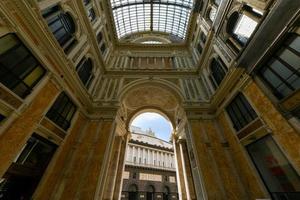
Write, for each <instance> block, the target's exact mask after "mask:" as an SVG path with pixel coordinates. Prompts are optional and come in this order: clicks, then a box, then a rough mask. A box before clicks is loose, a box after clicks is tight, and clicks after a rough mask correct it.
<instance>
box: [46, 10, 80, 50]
mask: <svg viewBox="0 0 300 200" xmlns="http://www.w3.org/2000/svg"><path fill="white" fill-rule="evenodd" d="M43 17H44V18H45V20H46V21H47V23H48V27H49V29H50V30H51V32H52V33H53V35H54V37H55V38H56V40H57V41H58V43H59V44H60V46H61V47H62V48H63V49H64V51H65V52H66V53H67V52H69V51H70V49H71V48H72V47H73V46H74V45H75V43H76V39H75V36H74V34H75V28H76V26H75V22H74V20H73V18H72V17H71V15H70V14H69V13H65V12H63V11H62V10H61V8H60V7H59V6H54V7H51V8H47V9H45V10H44V11H43Z"/></svg>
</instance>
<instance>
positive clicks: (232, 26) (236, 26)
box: [226, 6, 262, 46]
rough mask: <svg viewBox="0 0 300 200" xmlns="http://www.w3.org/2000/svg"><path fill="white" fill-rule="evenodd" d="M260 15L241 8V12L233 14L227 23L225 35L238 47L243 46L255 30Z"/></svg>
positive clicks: (244, 7) (245, 7) (246, 8)
mask: <svg viewBox="0 0 300 200" xmlns="http://www.w3.org/2000/svg"><path fill="white" fill-rule="evenodd" d="M261 15H262V13H261V12H259V11H257V10H255V9H253V8H251V7H249V6H243V8H242V9H241V11H236V12H233V13H232V14H231V15H230V16H229V18H228V22H227V27H226V31H227V33H228V34H229V35H230V36H231V37H232V38H233V39H234V40H235V41H236V42H237V43H238V44H239V45H240V46H245V45H246V44H247V42H248V40H249V38H250V37H251V35H252V34H253V32H254V31H255V29H256V26H257V25H258V22H259V19H260V18H261Z"/></svg>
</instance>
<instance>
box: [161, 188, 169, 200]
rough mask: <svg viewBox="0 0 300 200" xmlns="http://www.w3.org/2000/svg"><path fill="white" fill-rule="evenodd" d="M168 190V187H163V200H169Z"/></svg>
mask: <svg viewBox="0 0 300 200" xmlns="http://www.w3.org/2000/svg"><path fill="white" fill-rule="evenodd" d="M169 196H170V189H169V187H168V186H165V187H164V189H163V200H169Z"/></svg>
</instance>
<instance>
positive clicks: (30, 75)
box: [0, 34, 46, 98]
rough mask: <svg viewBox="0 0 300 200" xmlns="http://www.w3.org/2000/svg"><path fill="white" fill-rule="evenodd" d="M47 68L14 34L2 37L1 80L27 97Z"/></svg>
mask: <svg viewBox="0 0 300 200" xmlns="http://www.w3.org/2000/svg"><path fill="white" fill-rule="evenodd" d="M45 73H46V70H45V69H44V68H43V67H42V66H41V65H40V63H39V62H38V61H37V59H35V57H34V56H33V55H32V54H31V52H30V51H29V50H28V49H27V48H26V47H25V46H24V45H23V43H22V42H21V41H20V40H19V39H18V38H17V37H16V35H14V34H7V35H4V36H2V37H1V38H0V82H1V83H2V84H3V85H5V86H6V87H7V88H9V89H10V90H12V91H13V92H14V93H15V94H17V95H18V96H19V97H21V98H25V97H26V96H27V95H29V94H30V93H31V91H32V88H33V87H34V86H35V85H36V84H37V83H38V82H39V81H40V80H41V79H42V77H43V76H44V75H45Z"/></svg>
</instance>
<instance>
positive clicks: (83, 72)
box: [76, 57, 93, 87]
mask: <svg viewBox="0 0 300 200" xmlns="http://www.w3.org/2000/svg"><path fill="white" fill-rule="evenodd" d="M76 71H77V74H78V76H79V78H80V80H81V82H82V83H83V84H84V85H85V86H86V87H87V86H89V83H90V82H92V79H93V64H92V60H91V59H90V58H88V59H87V58H86V57H84V58H82V59H81V61H80V62H79V64H78V65H77V67H76Z"/></svg>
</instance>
